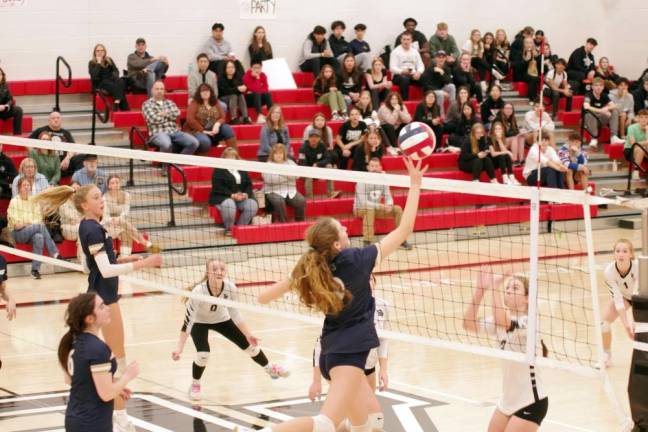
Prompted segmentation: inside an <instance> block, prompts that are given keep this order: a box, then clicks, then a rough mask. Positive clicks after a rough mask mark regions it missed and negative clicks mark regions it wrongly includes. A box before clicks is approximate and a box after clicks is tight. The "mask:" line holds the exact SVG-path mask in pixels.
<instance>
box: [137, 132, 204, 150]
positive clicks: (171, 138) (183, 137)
mask: <svg viewBox="0 0 648 432" xmlns="http://www.w3.org/2000/svg"><path fill="white" fill-rule="evenodd" d="M149 142H150V144H151V145H154V146H155V147H157V148H159V149H160V151H161V152H164V153H172V152H173V146H174V145H177V146H180V147H182V150H181V151H180V153H182V154H190V155H192V154H194V153H196V150H197V149H198V145H199V143H198V140H197V139H196V137H195V136H193V135H190V134H188V133H185V132H180V131H175V132H172V133H156V134H155V135H153V136H152V137H151V139H150V141H149Z"/></svg>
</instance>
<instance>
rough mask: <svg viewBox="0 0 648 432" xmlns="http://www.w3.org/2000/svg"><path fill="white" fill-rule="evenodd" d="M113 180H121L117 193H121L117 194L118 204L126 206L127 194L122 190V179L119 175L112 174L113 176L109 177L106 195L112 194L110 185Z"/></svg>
mask: <svg viewBox="0 0 648 432" xmlns="http://www.w3.org/2000/svg"><path fill="white" fill-rule="evenodd" d="M112 179H117V180H119V185H120V188H119V190H118V191H117V192H119V193H118V194H117V202H118V203H119V204H124V203H125V202H126V192H125V191H123V190H122V189H121V177H119V176H118V175H117V174H111V175H109V176H108V180H106V193H109V192H110V187H109V185H110V180H112Z"/></svg>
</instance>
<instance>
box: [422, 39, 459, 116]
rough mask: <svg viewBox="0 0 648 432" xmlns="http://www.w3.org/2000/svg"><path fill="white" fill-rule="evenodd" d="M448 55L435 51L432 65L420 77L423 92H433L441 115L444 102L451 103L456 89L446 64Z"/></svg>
mask: <svg viewBox="0 0 648 432" xmlns="http://www.w3.org/2000/svg"><path fill="white" fill-rule="evenodd" d="M447 58H448V55H447V54H446V52H445V51H442V50H440V51H437V52H436V54H435V55H434V63H432V64H430V66H428V67H427V68H426V69H425V72H423V75H422V76H421V86H423V92H427V91H428V90H433V91H434V92H435V93H436V98H437V100H438V101H439V108H440V109H441V113H442V114H444V113H445V101H446V100H448V101H453V100H455V97H456V92H457V89H456V87H455V85H454V84H453V82H452V70H451V69H450V66H448V65H447V64H446V59H447Z"/></svg>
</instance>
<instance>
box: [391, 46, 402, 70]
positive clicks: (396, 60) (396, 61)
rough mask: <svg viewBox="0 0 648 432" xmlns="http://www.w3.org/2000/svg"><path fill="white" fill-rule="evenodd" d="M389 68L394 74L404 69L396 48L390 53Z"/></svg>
mask: <svg viewBox="0 0 648 432" xmlns="http://www.w3.org/2000/svg"><path fill="white" fill-rule="evenodd" d="M389 70H390V71H391V73H392V74H394V75H398V74H400V73H401V72H402V71H403V70H402V69H401V67H400V57H399V56H398V52H397V51H396V50H395V49H394V50H393V51H392V52H391V54H389Z"/></svg>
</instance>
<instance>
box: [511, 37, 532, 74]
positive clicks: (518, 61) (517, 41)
mask: <svg viewBox="0 0 648 432" xmlns="http://www.w3.org/2000/svg"><path fill="white" fill-rule="evenodd" d="M528 37H531V38H532V37H533V27H529V26H526V27H524V28H523V29H522V30H520V31H519V32H518V34H516V35H515V38H514V39H513V43H512V44H511V52H510V55H509V59H510V62H511V67H512V68H513V81H523V80H524V74H525V73H526V69H525V64H524V62H523V61H522V53H523V52H524V39H525V38H528Z"/></svg>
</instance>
